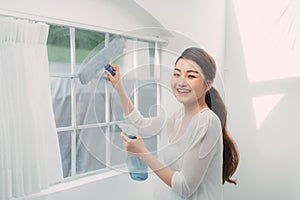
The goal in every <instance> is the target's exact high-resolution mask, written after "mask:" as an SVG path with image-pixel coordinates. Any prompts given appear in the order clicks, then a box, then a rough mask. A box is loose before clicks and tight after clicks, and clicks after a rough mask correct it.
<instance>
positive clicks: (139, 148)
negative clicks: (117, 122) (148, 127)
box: [121, 132, 149, 157]
mask: <svg viewBox="0 0 300 200" xmlns="http://www.w3.org/2000/svg"><path fill="white" fill-rule="evenodd" d="M121 137H122V139H123V142H124V147H125V150H126V151H127V152H128V153H129V154H131V155H134V156H138V157H140V156H142V155H145V154H148V153H149V151H148V149H147V148H146V146H145V143H144V141H143V139H142V138H141V137H140V136H136V139H130V138H129V137H128V136H127V135H126V134H125V133H123V132H121Z"/></svg>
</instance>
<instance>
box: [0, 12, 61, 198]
mask: <svg viewBox="0 0 300 200" xmlns="http://www.w3.org/2000/svg"><path fill="white" fill-rule="evenodd" d="M0 27H1V28H0V199H10V198H12V197H21V196H25V195H30V194H32V193H37V192H39V191H41V190H42V189H45V188H47V187H49V186H50V185H51V184H53V183H55V182H58V181H60V180H61V179H62V167H61V160H60V153H59V145H58V139H57V135H56V130H55V121H54V116H53V112H52V103H51V93H50V82H49V72H48V59H47V46H46V41H47V36H48V30H49V26H48V25H46V24H43V23H33V22H28V21H25V20H16V19H12V18H3V17H2V18H0Z"/></svg>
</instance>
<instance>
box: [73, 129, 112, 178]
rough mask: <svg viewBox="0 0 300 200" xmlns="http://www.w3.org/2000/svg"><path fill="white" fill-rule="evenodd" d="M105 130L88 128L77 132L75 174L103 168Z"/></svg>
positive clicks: (104, 161)
mask: <svg viewBox="0 0 300 200" xmlns="http://www.w3.org/2000/svg"><path fill="white" fill-rule="evenodd" d="M105 143H106V138H105V128H89V129H82V130H78V131H77V140H76V169H77V174H81V173H85V172H89V171H94V170H97V169H102V168H105V163H106V158H105V152H106V151H105Z"/></svg>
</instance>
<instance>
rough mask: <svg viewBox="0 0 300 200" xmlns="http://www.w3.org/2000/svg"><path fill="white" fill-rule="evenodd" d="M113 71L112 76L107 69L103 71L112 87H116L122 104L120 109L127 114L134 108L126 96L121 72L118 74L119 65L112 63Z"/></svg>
mask: <svg viewBox="0 0 300 200" xmlns="http://www.w3.org/2000/svg"><path fill="white" fill-rule="evenodd" d="M110 66H111V67H112V69H113V71H114V72H115V75H114V76H112V75H111V74H110V72H109V71H107V70H105V71H104V73H105V75H106V77H107V78H108V80H109V81H110V82H111V83H112V85H113V87H114V88H115V89H116V91H117V92H118V94H119V96H120V100H121V104H122V109H123V112H124V114H125V115H128V114H129V113H131V112H132V111H133V109H134V106H133V103H132V102H131V100H130V98H129V97H128V95H127V93H126V91H125V88H124V85H123V81H122V79H121V74H120V66H119V65H112V64H110Z"/></svg>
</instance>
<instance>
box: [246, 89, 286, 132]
mask: <svg viewBox="0 0 300 200" xmlns="http://www.w3.org/2000/svg"><path fill="white" fill-rule="evenodd" d="M283 96H284V94H274V95H264V96H256V97H253V98H252V103H253V107H254V113H255V120H256V128H257V129H259V128H260V127H261V125H262V123H263V122H264V120H265V119H266V118H267V117H268V115H269V113H270V112H271V111H272V110H273V108H274V107H275V106H276V105H277V104H278V102H279V101H280V100H281V99H282V97H283Z"/></svg>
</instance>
